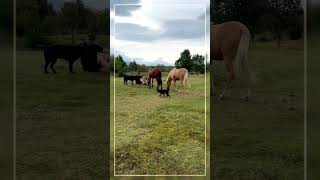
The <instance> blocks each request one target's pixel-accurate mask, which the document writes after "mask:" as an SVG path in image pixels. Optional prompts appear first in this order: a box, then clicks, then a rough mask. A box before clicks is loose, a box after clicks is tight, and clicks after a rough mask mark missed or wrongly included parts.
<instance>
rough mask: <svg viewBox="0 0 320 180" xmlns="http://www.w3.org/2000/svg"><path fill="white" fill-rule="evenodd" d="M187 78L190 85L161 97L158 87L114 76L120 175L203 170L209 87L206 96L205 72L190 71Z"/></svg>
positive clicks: (116, 166) (116, 158) (163, 173)
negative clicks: (129, 81) (195, 72)
mask: <svg viewBox="0 0 320 180" xmlns="http://www.w3.org/2000/svg"><path fill="white" fill-rule="evenodd" d="M162 79H163V81H165V79H166V73H163V77H162ZM189 82H190V84H191V88H190V89H182V88H181V86H178V89H179V88H180V91H181V92H173V91H171V92H170V95H171V97H170V98H165V97H159V93H157V92H156V90H155V89H156V88H155V87H154V88H153V89H149V88H148V87H147V86H145V85H136V84H134V85H133V86H132V85H131V83H129V85H123V78H118V77H117V78H115V90H116V91H115V92H116V93H115V121H114V123H115V124H114V127H115V172H116V174H120V175H141V174H142V175H145V174H147V175H203V174H205V98H206V97H207V106H208V105H209V97H208V95H209V86H207V87H208V88H207V92H208V93H207V94H208V95H207V96H206V95H205V76H204V75H198V76H197V75H192V76H190V75H189ZM207 83H209V76H207ZM155 84H156V83H155ZM179 85H180V84H179ZM164 87H165V83H164ZM208 108H209V107H208ZM111 114H113V112H112V113H111ZM207 118H209V112H207ZM112 119H113V118H112ZM208 127H209V126H208ZM207 135H208V136H209V131H208V134H207Z"/></svg>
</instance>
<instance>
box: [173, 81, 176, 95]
mask: <svg viewBox="0 0 320 180" xmlns="http://www.w3.org/2000/svg"><path fill="white" fill-rule="evenodd" d="M173 89H174V91H175V92H176V91H177V84H176V80H173Z"/></svg>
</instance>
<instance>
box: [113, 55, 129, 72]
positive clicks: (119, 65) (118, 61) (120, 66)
mask: <svg viewBox="0 0 320 180" xmlns="http://www.w3.org/2000/svg"><path fill="white" fill-rule="evenodd" d="M126 71H127V63H126V62H125V61H124V60H123V58H122V56H120V55H119V56H117V57H116V58H115V73H117V74H118V76H123V75H125V73H126Z"/></svg>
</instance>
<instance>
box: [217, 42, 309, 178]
mask: <svg viewBox="0 0 320 180" xmlns="http://www.w3.org/2000/svg"><path fill="white" fill-rule="evenodd" d="M249 61H250V65H251V67H252V68H251V69H252V72H253V74H255V77H256V78H255V79H256V80H255V85H254V86H255V87H254V91H253V92H254V93H253V98H252V99H251V101H249V102H243V101H241V100H240V96H241V94H242V93H245V91H243V89H242V88H241V87H243V86H240V85H241V83H240V82H239V80H237V81H236V82H235V85H234V86H233V93H232V97H231V98H230V99H229V100H226V101H219V100H218V98H217V97H214V102H213V107H214V109H213V113H214V117H215V119H213V123H214V127H215V128H214V129H212V130H211V131H212V132H213V133H214V135H213V138H214V143H213V144H211V145H212V146H213V147H214V152H213V155H214V159H215V168H216V172H215V177H216V179H290V180H291V179H297V180H298V179H303V160H304V155H303V142H304V139H303V123H304V120H303V112H304V105H303V102H304V101H303V100H304V95H303V90H304V88H303V87H304V85H303V78H304V75H303V73H304V70H303V68H304V58H303V42H302V41H291V42H284V43H283V44H282V46H281V47H280V48H277V47H276V46H275V44H272V43H264V44H260V43H258V44H253V45H252V46H251V49H250V53H249ZM215 67H216V71H215V72H216V76H215V87H216V94H218V93H220V92H221V91H222V88H223V84H224V80H225V76H224V67H223V64H222V63H215ZM290 94H292V95H294V96H293V97H292V96H289V95H290ZM290 107H292V108H293V109H294V110H289V109H290Z"/></svg>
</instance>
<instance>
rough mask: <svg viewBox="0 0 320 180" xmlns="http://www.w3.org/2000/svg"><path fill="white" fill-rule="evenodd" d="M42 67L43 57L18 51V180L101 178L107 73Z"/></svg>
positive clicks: (104, 168)
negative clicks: (46, 71)
mask: <svg viewBox="0 0 320 180" xmlns="http://www.w3.org/2000/svg"><path fill="white" fill-rule="evenodd" d="M42 65H43V55H42V52H40V51H18V52H17V103H16V104H17V127H16V128H17V177H18V179H37V178H35V177H39V178H40V177H41V178H40V179H104V177H105V176H106V174H107V173H108V171H107V166H106V162H107V160H108V159H107V158H106V157H107V154H106V153H107V150H106V148H105V147H106V146H107V138H106V137H107V134H106V133H107V132H108V131H107V129H106V123H107V122H106V119H105V117H106V112H107V110H108V108H109V107H106V101H107V97H106V95H105V94H106V92H107V91H109V89H108V90H107V89H106V85H105V79H106V75H107V74H105V73H84V72H83V71H82V69H81V68H80V65H79V62H78V64H76V66H75V67H76V68H75V71H76V72H77V73H76V74H70V73H68V67H67V63H66V62H65V61H63V60H61V61H58V62H57V66H56V70H57V72H58V74H56V75H53V74H44V73H43V69H42Z"/></svg>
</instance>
